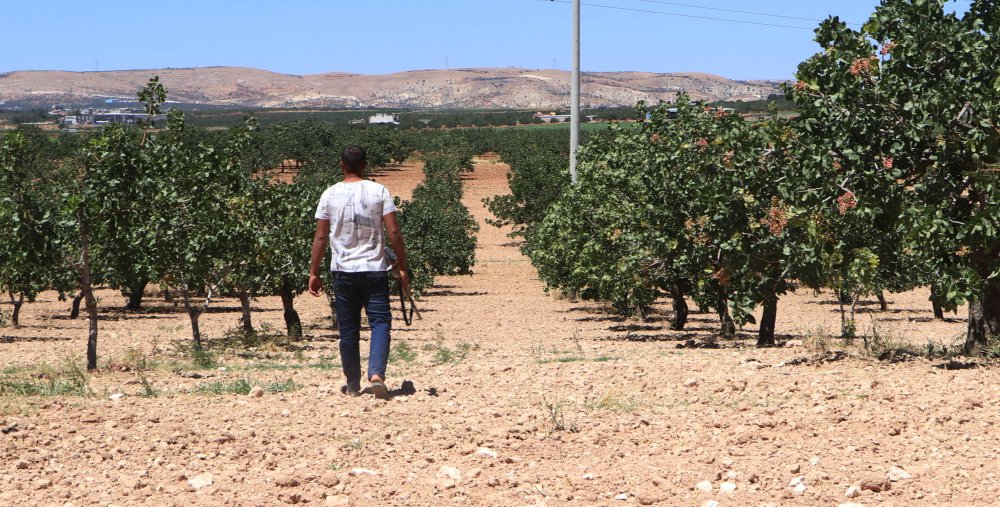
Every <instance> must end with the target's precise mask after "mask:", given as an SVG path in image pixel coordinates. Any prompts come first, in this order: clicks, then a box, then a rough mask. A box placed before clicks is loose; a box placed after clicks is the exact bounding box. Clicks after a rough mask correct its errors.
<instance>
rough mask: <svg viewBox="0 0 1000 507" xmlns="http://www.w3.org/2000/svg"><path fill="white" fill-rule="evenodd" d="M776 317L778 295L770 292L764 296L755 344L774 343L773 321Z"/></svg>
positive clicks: (762, 345) (760, 345)
mask: <svg viewBox="0 0 1000 507" xmlns="http://www.w3.org/2000/svg"><path fill="white" fill-rule="evenodd" d="M777 318H778V295H777V294H771V295H769V296H767V297H766V298H764V313H763V314H762V315H761V316H760V329H759V330H758V333H757V346H758V347H765V346H768V345H774V344H775V341H774V321H775V320H777Z"/></svg>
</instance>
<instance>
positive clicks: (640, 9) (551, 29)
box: [0, 0, 968, 79]
mask: <svg viewBox="0 0 1000 507" xmlns="http://www.w3.org/2000/svg"><path fill="white" fill-rule="evenodd" d="M559 2H568V0H556V1H555V2H553V1H548V0H280V1H279V0H239V1H237V0H200V1H192V0H166V1H161V2H140V1H136V0H88V1H81V0H31V1H24V0H4V2H3V4H4V8H3V18H4V22H3V36H2V38H0V72H6V71H11V70H26V69H60V70H76V71H89V70H95V68H99V69H100V70H113V69H145V68H161V67H201V66H211V65H233V66H247V67H257V68H262V69H267V70H272V71H275V72H283V73H289V74H311V73H320V72H331V71H342V72H355V73H364V74H381V73H389V72H396V71H403V70H413V69H431V68H445V66H446V65H447V66H449V67H451V68H458V67H509V66H515V67H526V68H552V67H553V66H555V67H558V68H561V69H568V68H569V65H570V62H571V53H570V28H571V14H572V11H571V6H570V5H569V4H568V3H559ZM583 2H584V7H583V22H582V31H583V43H582V53H583V56H582V61H583V63H582V67H583V69H584V70H585V71H617V70H625V71H629V70H643V71H655V72H685V71H700V72H710V73H715V74H720V75H723V76H726V77H730V78H736V79H753V78H782V79H783V78H789V77H791V76H792V75H793V74H794V72H795V68H796V66H797V64H798V62H800V61H802V60H803V59H805V58H806V57H808V56H809V55H811V54H812V53H814V52H815V51H816V48H817V46H816V44H815V43H814V42H813V41H812V37H813V33H812V29H813V28H815V26H816V24H817V22H816V21H813V20H819V19H822V18H825V17H826V16H827V15H831V14H833V15H839V16H840V17H841V19H844V20H846V21H854V22H863V21H864V20H866V19H867V18H868V14H870V13H871V11H872V10H873V9H874V7H875V6H876V5H877V4H878V0H839V1H831V0H759V1H750V0H678V2H666V1H661V0H583ZM967 3H968V2H967V0H961V1H960V5H967ZM678 4H685V5H686V6H685V5H678ZM691 6H701V7H712V8H716V9H730V10H740V11H754V12H761V13H768V14H779V15H782V16H789V17H787V18H779V17H766V16H757V15H751V14H748V13H740V12H726V11H719V10H708V9H699V8H694V7H691ZM608 7H615V9H613V8H608ZM626 9H632V10H626ZM654 11H655V12H654ZM662 13H673V14H683V15H688V16H707V17H715V18H725V19H734V20H742V21H752V22H758V23H771V24H778V25H787V26H793V27H802V28H806V29H797V28H782V27H776V26H763V25H751V24H740V23H731V22H726V21H718V20H708V19H699V18H696V17H682V16H677V15H667V14H662ZM793 18H806V19H793Z"/></svg>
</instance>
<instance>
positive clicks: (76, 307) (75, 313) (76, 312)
mask: <svg viewBox="0 0 1000 507" xmlns="http://www.w3.org/2000/svg"><path fill="white" fill-rule="evenodd" d="M82 302H83V292H78V293H77V294H76V295H75V296H73V306H72V307H71V308H70V310H69V318H71V319H76V318H78V317H80V303H82Z"/></svg>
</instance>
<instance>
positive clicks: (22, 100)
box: [0, 67, 780, 110]
mask: <svg viewBox="0 0 1000 507" xmlns="http://www.w3.org/2000/svg"><path fill="white" fill-rule="evenodd" d="M154 75H159V76H160V79H161V81H162V82H163V83H164V84H165V85H166V87H167V89H168V91H169V99H170V100H171V101H176V102H183V103H193V104H206V105H209V104H211V105H232V106H256V107H332V108H454V109H480V108H482V109H503V108H511V109H539V110H541V109H555V108H564V107H567V106H568V104H569V92H570V89H569V73H568V72H566V71H559V70H528V69H518V68H482V69H454V70H414V71H409V72H398V73H395V74H385V75H361V74H345V73H326V74H312V75H306V76H295V75H289V74H278V73H275V72H269V71H265V70H260V69H251V68H241V67H203V68H192V69H148V70H122V71H107V72H67V71H47V70H33V71H15V72H9V73H6V74H0V101H6V102H8V103H18V104H35V105H47V104H54V103H67V102H70V103H71V102H83V101H93V100H94V99H108V98H114V99H126V100H134V99H135V94H136V92H137V91H138V90H139V89H140V88H141V87H142V86H143V85H144V84H145V82H146V81H147V80H148V79H149V78H150V77H151V76H154ZM779 86H780V82H779V81H733V80H729V79H726V78H724V77H720V76H715V75H712V74H702V73H696V72H690V73H671V74H656V73H652V72H593V73H585V74H584V76H583V88H582V98H581V101H582V102H583V105H584V107H602V106H631V105H633V104H635V103H636V102H637V101H639V100H645V101H647V102H650V103H657V102H659V101H661V100H664V101H670V100H673V98H674V97H676V95H677V93H678V92H680V91H686V92H687V93H688V94H689V95H690V96H691V97H693V98H694V99H704V100H708V101H716V100H755V99H763V98H767V96H768V95H771V94H775V93H780V90H779Z"/></svg>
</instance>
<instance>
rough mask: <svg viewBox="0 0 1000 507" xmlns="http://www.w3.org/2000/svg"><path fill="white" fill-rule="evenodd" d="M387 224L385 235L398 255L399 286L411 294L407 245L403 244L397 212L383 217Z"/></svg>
mask: <svg viewBox="0 0 1000 507" xmlns="http://www.w3.org/2000/svg"><path fill="white" fill-rule="evenodd" d="M382 222H383V223H384V224H385V233H386V236H388V238H389V245H390V246H392V251H393V253H395V254H396V266H395V267H396V272H397V273H399V284H400V285H401V286H402V287H403V292H405V293H406V294H409V293H410V270H409V268H408V267H407V264H406V244H404V243H403V231H402V230H401V229H400V227H399V220H397V219H396V212H395V211H393V212H390V213H386V214H385V215H383V216H382Z"/></svg>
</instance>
